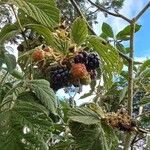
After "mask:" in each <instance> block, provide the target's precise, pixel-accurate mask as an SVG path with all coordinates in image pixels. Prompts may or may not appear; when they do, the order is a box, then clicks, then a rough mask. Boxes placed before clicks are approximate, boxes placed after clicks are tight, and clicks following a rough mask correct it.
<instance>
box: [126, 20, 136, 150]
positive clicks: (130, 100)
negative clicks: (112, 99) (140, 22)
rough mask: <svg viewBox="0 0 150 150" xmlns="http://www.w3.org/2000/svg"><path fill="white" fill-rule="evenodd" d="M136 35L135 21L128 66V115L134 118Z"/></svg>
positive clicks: (128, 141) (130, 134) (127, 136)
mask: <svg viewBox="0 0 150 150" xmlns="http://www.w3.org/2000/svg"><path fill="white" fill-rule="evenodd" d="M134 33H135V20H134V19H133V20H132V22H131V34H130V58H131V60H130V61H129V65H128V76H129V77H128V103H127V108H128V114H129V115H130V116H131V117H132V109H133V107H132V104H133V65H134V64H133V62H134ZM131 136H132V133H127V135H126V137H125V142H124V150H129V148H130V142H131Z"/></svg>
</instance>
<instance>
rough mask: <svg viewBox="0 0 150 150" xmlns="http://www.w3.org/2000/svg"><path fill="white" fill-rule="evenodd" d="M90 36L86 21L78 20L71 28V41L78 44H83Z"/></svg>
mask: <svg viewBox="0 0 150 150" xmlns="http://www.w3.org/2000/svg"><path fill="white" fill-rule="evenodd" d="M87 35H88V28H87V24H86V21H85V20H84V19H82V18H77V19H76V20H75V21H74V22H73V24H72V27H71V39H72V40H73V41H74V42H75V43H76V44H77V45H80V44H82V43H83V42H84V41H85V39H86V37H87Z"/></svg>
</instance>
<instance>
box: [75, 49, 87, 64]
mask: <svg viewBox="0 0 150 150" xmlns="http://www.w3.org/2000/svg"><path fill="white" fill-rule="evenodd" d="M87 58H88V53H87V52H85V51H82V52H79V53H78V55H76V56H75V57H74V63H75V64H77V63H82V64H87V61H88V59H87Z"/></svg>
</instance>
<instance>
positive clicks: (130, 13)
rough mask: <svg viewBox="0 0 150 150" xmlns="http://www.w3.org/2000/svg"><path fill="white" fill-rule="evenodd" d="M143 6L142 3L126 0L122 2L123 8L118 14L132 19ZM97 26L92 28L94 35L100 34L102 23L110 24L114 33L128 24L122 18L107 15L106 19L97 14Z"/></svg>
mask: <svg viewBox="0 0 150 150" xmlns="http://www.w3.org/2000/svg"><path fill="white" fill-rule="evenodd" d="M143 6H144V2H143V1H141V0H136V1H135V0H126V1H125V2H124V5H123V8H122V9H121V10H120V14H123V15H124V16H126V17H127V18H132V17H134V16H135V15H136V14H137V13H138V12H139V11H140V10H141V9H142V7H143ZM97 21H98V22H99V23H98V25H95V26H94V30H95V31H96V33H98V34H99V33H100V32H101V25H102V23H103V22H107V23H108V24H110V25H111V26H112V27H113V29H114V31H115V32H118V31H120V30H121V29H123V28H124V27H125V26H126V25H127V24H128V23H127V22H126V21H124V20H123V19H122V18H118V17H114V16H110V15H108V17H106V18H105V17H104V15H103V13H99V15H98V20H97Z"/></svg>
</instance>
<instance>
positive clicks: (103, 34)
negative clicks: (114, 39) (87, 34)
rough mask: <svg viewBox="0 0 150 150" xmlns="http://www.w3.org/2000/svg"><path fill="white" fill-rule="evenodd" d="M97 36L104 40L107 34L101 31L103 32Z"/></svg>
mask: <svg viewBox="0 0 150 150" xmlns="http://www.w3.org/2000/svg"><path fill="white" fill-rule="evenodd" d="M99 36H100V37H101V38H103V39H105V40H107V39H108V36H107V35H106V34H105V33H103V32H102V33H101V34H100V35H99Z"/></svg>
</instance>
